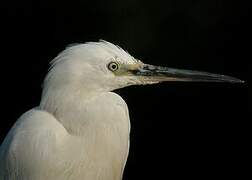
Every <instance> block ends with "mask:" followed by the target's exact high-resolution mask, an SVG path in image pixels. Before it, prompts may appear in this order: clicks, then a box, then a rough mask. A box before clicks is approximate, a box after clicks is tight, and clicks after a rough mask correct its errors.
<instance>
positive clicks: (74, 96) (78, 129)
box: [40, 86, 102, 134]
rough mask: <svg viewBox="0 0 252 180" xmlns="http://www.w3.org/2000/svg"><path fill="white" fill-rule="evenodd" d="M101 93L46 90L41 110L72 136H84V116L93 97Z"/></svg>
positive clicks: (75, 90) (78, 90)
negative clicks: (59, 123) (51, 116)
mask: <svg viewBox="0 0 252 180" xmlns="http://www.w3.org/2000/svg"><path fill="white" fill-rule="evenodd" d="M101 93H102V92H100V91H83V90H82V89H80V88H74V86H72V87H65V88H57V89H52V88H49V89H44V90H43V94H42V98H41V102H40V108H41V109H42V110H44V111H47V112H49V113H50V114H52V115H53V116H54V117H55V118H56V119H57V120H58V121H59V122H61V124H62V125H63V126H64V127H65V128H66V129H67V130H68V131H69V132H71V133H72V134H82V127H83V126H84V124H85V123H86V122H85V120H83V114H84V113H86V112H85V111H86V107H87V104H88V103H89V102H90V101H92V97H97V96H99V94H101Z"/></svg>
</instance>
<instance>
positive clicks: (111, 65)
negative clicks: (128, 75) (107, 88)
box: [108, 62, 119, 72]
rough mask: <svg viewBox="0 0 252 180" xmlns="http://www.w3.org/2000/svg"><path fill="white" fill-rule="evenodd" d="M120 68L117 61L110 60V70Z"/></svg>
mask: <svg viewBox="0 0 252 180" xmlns="http://www.w3.org/2000/svg"><path fill="white" fill-rule="evenodd" d="M118 68H119V65H118V63H116V62H110V63H109V64H108V69H109V70H110V71H113V72H114V71H116V70H117V69H118Z"/></svg>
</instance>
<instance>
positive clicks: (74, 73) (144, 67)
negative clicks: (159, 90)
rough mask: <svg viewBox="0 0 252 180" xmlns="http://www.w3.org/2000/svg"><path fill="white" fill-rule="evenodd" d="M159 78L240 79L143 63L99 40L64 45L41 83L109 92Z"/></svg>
mask: <svg viewBox="0 0 252 180" xmlns="http://www.w3.org/2000/svg"><path fill="white" fill-rule="evenodd" d="M163 81H214V82H232V83H237V82H238V83H239V82H242V81H241V80H239V79H237V78H233V77H230V76H224V75H218V74H212V73H206V72H199V71H191V70H181V69H180V70H179V69H173V68H167V67H161V66H153V65H148V64H144V63H142V62H141V61H140V60H137V59H135V58H134V57H132V56H131V55H130V54H128V53H127V52H125V51H124V50H123V49H121V48H120V47H118V46H116V45H114V44H112V43H109V42H106V41H100V42H89V43H85V44H78V45H73V46H69V47H67V48H66V49H65V50H64V51H63V52H61V53H60V54H59V55H58V56H57V57H56V58H55V59H54V60H53V61H52V66H51V69H50V72H49V73H48V75H47V77H46V79H45V83H44V85H45V88H46V89H48V87H51V88H65V89H67V88H76V89H78V91H112V90H115V89H119V88H122V87H126V86H130V85H142V84H153V83H158V82H163Z"/></svg>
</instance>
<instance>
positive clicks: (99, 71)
mask: <svg viewBox="0 0 252 180" xmlns="http://www.w3.org/2000/svg"><path fill="white" fill-rule="evenodd" d="M163 81H207V82H209V81H210V82H231V83H241V82H242V81H241V80H239V79H237V78H233V77H230V76H225V75H218V74H212V73H207V72H200V71H191V70H179V69H173V68H167V67H161V66H153V65H148V64H144V63H143V62H141V61H140V60H137V59H135V58H134V57H132V56H131V55H129V54H128V53H127V52H126V51H124V50H123V49H122V48H120V47H119V46H116V45H114V44H112V43H109V42H107V41H99V42H88V43H84V44H77V45H76V44H75V45H72V46H68V47H67V48H66V49H65V50H64V51H63V52H61V53H60V54H59V55H58V56H57V57H56V58H55V59H54V60H53V61H52V62H51V67H50V70H49V72H48V74H47V76H46V78H45V80H44V84H43V92H42V98H41V102H40V104H39V106H38V107H35V108H33V109H31V110H29V111H28V112H26V113H24V114H23V115H22V116H21V117H20V118H19V119H18V120H17V122H16V123H15V124H14V126H13V127H12V129H11V130H10V131H9V133H8V135H7V137H6V138H5V139H4V141H3V143H2V145H1V147H0V180H121V179H122V176H123V170H124V167H125V164H126V161H127V156H128V152H129V133H130V120H129V113H128V108H127V104H126V103H125V102H124V100H123V99H122V98H121V97H120V96H119V95H117V94H115V93H113V92H111V91H113V90H115V89H119V88H123V87H126V86H130V85H143V84H154V83H159V82H163Z"/></svg>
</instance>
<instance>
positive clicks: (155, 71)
mask: <svg viewBox="0 0 252 180" xmlns="http://www.w3.org/2000/svg"><path fill="white" fill-rule="evenodd" d="M132 73H133V74H134V75H136V76H141V77H142V78H144V80H145V81H147V83H148V81H149V82H150V83H157V82H162V81H196V82H229V83H243V82H244V81H242V80H240V79H237V78H234V77H230V76H226V75H220V74H213V73H208V72H201V71H192V70H184V69H174V68H169V67H162V66H153V65H149V64H142V65H141V66H139V67H138V68H137V69H135V70H133V71H132Z"/></svg>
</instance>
